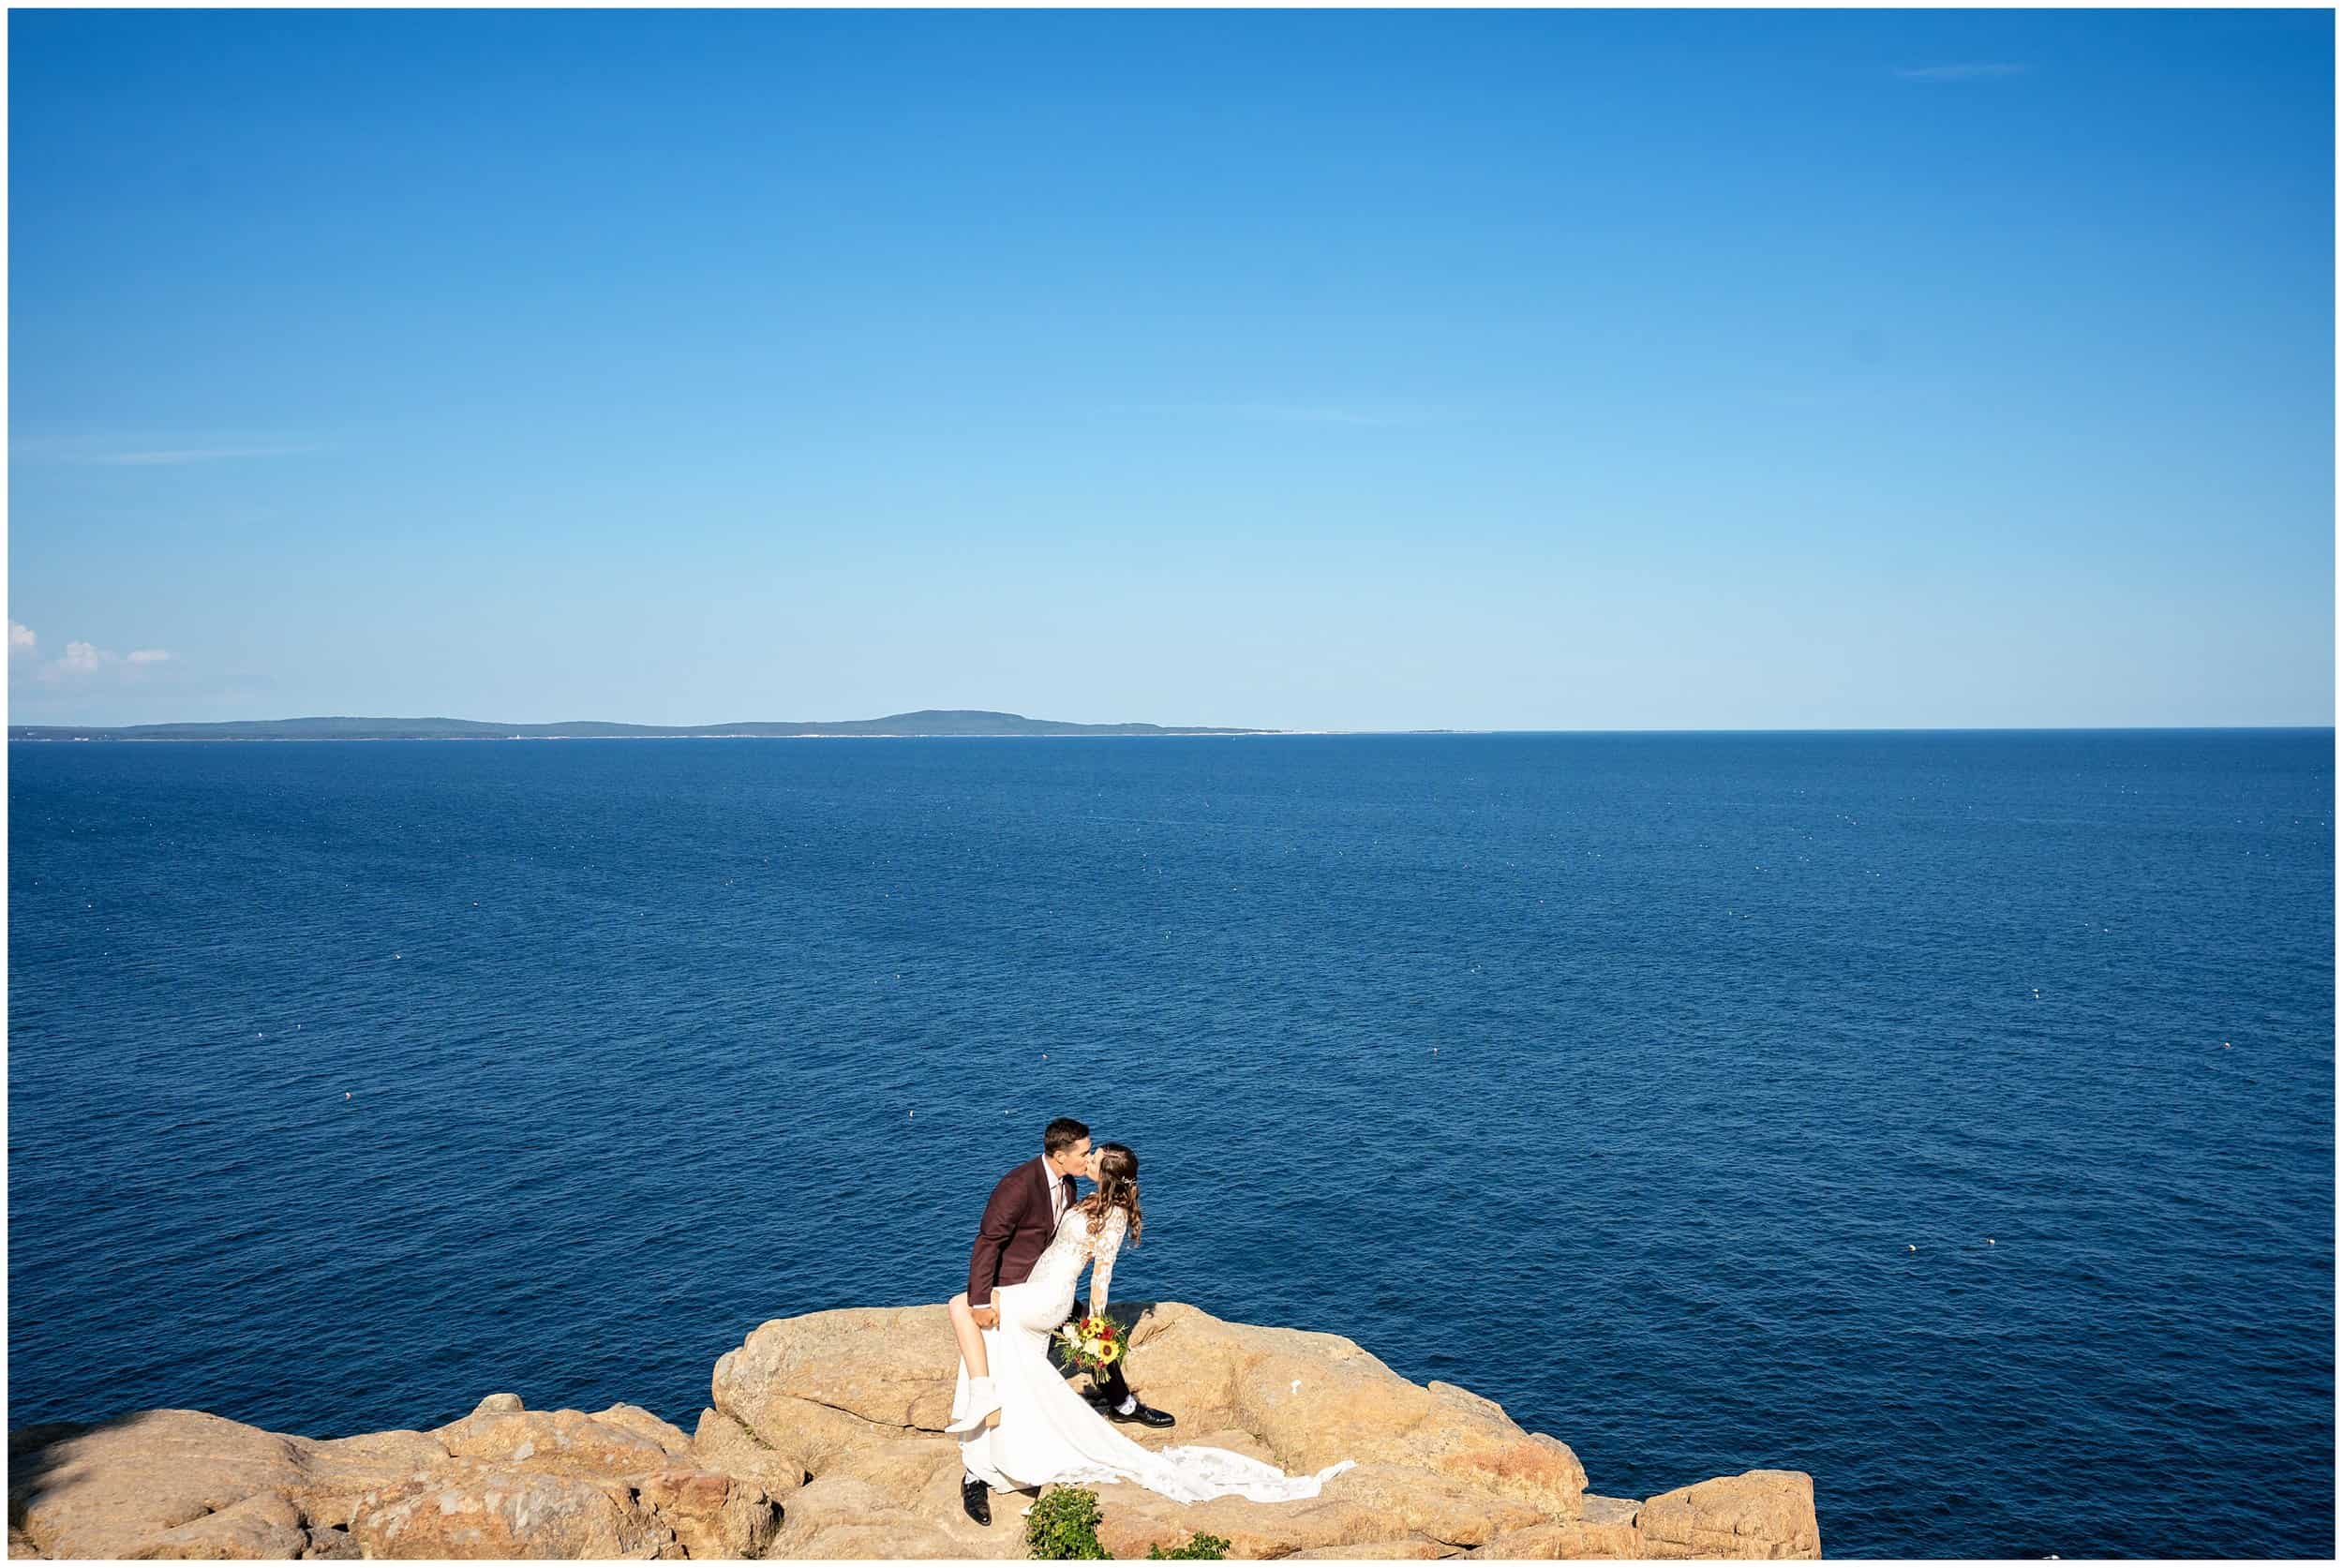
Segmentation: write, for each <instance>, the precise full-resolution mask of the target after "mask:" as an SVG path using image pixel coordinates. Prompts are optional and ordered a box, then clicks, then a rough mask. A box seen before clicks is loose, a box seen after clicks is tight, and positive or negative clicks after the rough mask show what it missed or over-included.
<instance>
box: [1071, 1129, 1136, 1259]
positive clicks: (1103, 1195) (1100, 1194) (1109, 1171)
mask: <svg viewBox="0 0 2343 1568" xmlns="http://www.w3.org/2000/svg"><path fill="white" fill-rule="evenodd" d="M1080 1206H1081V1207H1082V1208H1084V1209H1087V1210H1088V1211H1089V1212H1090V1233H1091V1234H1092V1235H1094V1236H1095V1235H1097V1233H1098V1232H1099V1231H1100V1230H1101V1229H1103V1228H1104V1227H1105V1225H1106V1222H1107V1210H1109V1209H1112V1208H1119V1209H1121V1210H1122V1211H1123V1212H1124V1213H1125V1214H1127V1215H1128V1216H1130V1226H1131V1231H1130V1234H1129V1235H1128V1236H1126V1237H1125V1238H1124V1240H1125V1241H1127V1243H1128V1244H1129V1245H1130V1246H1132V1247H1137V1246H1138V1245H1139V1157H1138V1156H1137V1155H1135V1154H1133V1153H1131V1151H1130V1149H1129V1148H1128V1147H1127V1146H1126V1145H1124V1144H1121V1143H1101V1144H1099V1145H1098V1190H1097V1191H1096V1192H1094V1193H1092V1194H1091V1195H1090V1196H1089V1197H1087V1198H1085V1199H1083V1200H1082V1203H1081V1205H1080Z"/></svg>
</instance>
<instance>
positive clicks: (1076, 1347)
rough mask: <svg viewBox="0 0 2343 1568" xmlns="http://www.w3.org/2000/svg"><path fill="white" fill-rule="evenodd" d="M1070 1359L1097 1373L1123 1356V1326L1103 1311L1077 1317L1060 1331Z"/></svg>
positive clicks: (1058, 1333) (1058, 1334) (1076, 1364)
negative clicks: (1084, 1316)
mask: <svg viewBox="0 0 2343 1568" xmlns="http://www.w3.org/2000/svg"><path fill="white" fill-rule="evenodd" d="M1057 1337H1058V1338H1059V1339H1061V1340H1063V1341H1064V1342H1065V1345H1066V1356H1067V1360H1069V1361H1071V1362H1072V1363H1074V1365H1075V1366H1080V1367H1082V1368H1083V1369H1084V1370H1085V1371H1088V1372H1090V1373H1092V1374H1093V1375H1094V1376H1095V1375H1096V1374H1097V1373H1100V1372H1103V1371H1105V1370H1106V1369H1107V1368H1108V1367H1110V1366H1113V1365H1114V1364H1115V1363H1116V1362H1118V1361H1120V1360H1122V1359H1123V1325H1122V1324H1121V1323H1118V1322H1115V1321H1114V1320H1113V1319H1112V1318H1110V1317H1108V1316H1107V1315H1106V1314H1105V1313H1104V1312H1094V1313H1092V1314H1091V1315H1090V1316H1088V1317H1086V1318H1076V1319H1075V1320H1074V1321H1073V1322H1069V1323H1067V1325H1066V1326H1065V1327H1064V1328H1061V1329H1059V1330H1058V1331H1057Z"/></svg>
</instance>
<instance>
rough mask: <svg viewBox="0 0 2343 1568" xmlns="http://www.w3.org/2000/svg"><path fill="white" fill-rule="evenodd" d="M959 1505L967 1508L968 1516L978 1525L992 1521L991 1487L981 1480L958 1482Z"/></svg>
mask: <svg viewBox="0 0 2343 1568" xmlns="http://www.w3.org/2000/svg"><path fill="white" fill-rule="evenodd" d="M960 1505H961V1506H962V1507H963V1508H965V1509H966V1510H968V1516H969V1517H970V1518H972V1519H974V1520H976V1521H977V1523H978V1524H980V1525H989V1524H991V1523H992V1487H990V1486H986V1485H985V1484H984V1483H983V1482H981V1481H974V1480H970V1481H963V1482H962V1483H961V1484H960Z"/></svg>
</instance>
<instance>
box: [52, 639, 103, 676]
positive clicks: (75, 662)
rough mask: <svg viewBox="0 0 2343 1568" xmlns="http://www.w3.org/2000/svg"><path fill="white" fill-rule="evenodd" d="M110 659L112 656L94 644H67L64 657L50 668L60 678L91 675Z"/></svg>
mask: <svg viewBox="0 0 2343 1568" xmlns="http://www.w3.org/2000/svg"><path fill="white" fill-rule="evenodd" d="M112 658H113V655H112V654H111V653H109V652H107V651H106V650H104V649H102V648H99V647H98V646H97V644H96V643H86V642H69V643H67V644H66V645H65V657H64V658H62V659H60V660H58V661H57V662H56V663H55V664H54V665H51V666H50V668H52V669H53V670H54V671H56V673H57V674H59V675H61V676H65V675H93V674H96V673H97V670H98V669H100V668H101V667H103V666H104V665H106V663H107V662H108V661H109V660H111V659H112Z"/></svg>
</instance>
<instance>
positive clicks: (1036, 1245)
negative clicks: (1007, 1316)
mask: <svg viewBox="0 0 2343 1568" xmlns="http://www.w3.org/2000/svg"><path fill="white" fill-rule="evenodd" d="M1054 1179H1055V1180H1056V1181H1057V1182H1058V1183H1059V1189H1060V1193H1061V1197H1060V1206H1059V1212H1060V1213H1063V1212H1064V1211H1065V1210H1066V1209H1068V1208H1071V1207H1073V1205H1074V1178H1073V1177H1071V1176H1057V1177H1055V1178H1054ZM1051 1181H1052V1172H1051V1170H1050V1168H1049V1165H1048V1163H1047V1161H1046V1159H1029V1160H1027V1161H1025V1163H1024V1164H1022V1165H1020V1166H1019V1167H1017V1169H1016V1170H1014V1171H1011V1172H1009V1173H1008V1174H1007V1175H1006V1176H1003V1177H1002V1178H1001V1180H1000V1183H999V1185H998V1186H996V1187H993V1188H992V1197H991V1198H990V1199H989V1200H987V1201H986V1202H985V1205H984V1220H983V1222H982V1223H981V1224H979V1225H978V1226H977V1245H976V1246H975V1247H973V1248H971V1249H970V1250H969V1253H968V1305H969V1306H970V1307H982V1306H984V1305H985V1304H986V1303H988V1302H990V1301H991V1300H992V1291H993V1288H994V1287H995V1286H999V1285H1022V1284H1023V1283H1024V1281H1025V1277H1027V1276H1028V1275H1030V1274H1032V1273H1033V1265H1034V1264H1035V1263H1037V1262H1039V1261H1040V1259H1041V1254H1042V1253H1043V1252H1044V1251H1045V1250H1047V1249H1048V1247H1049V1245H1050V1238H1051V1237H1052V1235H1053V1234H1054V1233H1055V1227H1054V1225H1053V1223H1052V1219H1051V1208H1050V1183H1051ZM1081 1310H1082V1309H1081V1307H1076V1308H1075V1311H1076V1312H1077V1313H1078V1314H1079V1313H1080V1312H1081ZM1097 1384H1098V1386H1099V1388H1100V1389H1102V1390H1103V1391H1104V1392H1105V1394H1106V1396H1107V1398H1108V1399H1109V1400H1110V1401H1111V1402H1112V1403H1114V1404H1117V1405H1120V1404H1122V1403H1123V1402H1124V1401H1125V1400H1127V1399H1128V1398H1130V1396H1131V1385H1130V1384H1129V1383H1128V1382H1127V1381H1125V1380H1124V1377H1123V1364H1122V1363H1121V1362H1119V1361H1118V1362H1116V1363H1115V1364H1114V1365H1113V1366H1110V1367H1108V1368H1107V1369H1106V1371H1105V1373H1104V1374H1103V1375H1097Z"/></svg>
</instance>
